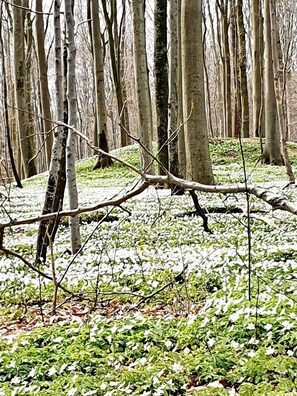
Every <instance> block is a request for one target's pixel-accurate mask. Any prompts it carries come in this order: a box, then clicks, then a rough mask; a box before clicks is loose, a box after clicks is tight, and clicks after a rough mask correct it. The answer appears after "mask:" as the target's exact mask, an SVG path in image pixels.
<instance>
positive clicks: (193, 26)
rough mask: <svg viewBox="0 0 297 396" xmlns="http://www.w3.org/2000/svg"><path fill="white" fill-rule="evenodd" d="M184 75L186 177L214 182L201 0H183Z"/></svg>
mask: <svg viewBox="0 0 297 396" xmlns="http://www.w3.org/2000/svg"><path fill="white" fill-rule="evenodd" d="M181 36H182V78H183V108H184V120H187V122H186V123H185V125H184V129H185V144H186V159H187V164H186V178H187V179H190V180H195V181H199V182H202V183H205V184H212V183H213V182H214V179H213V174H212V168H211V161H210V154H209V147H208V134H207V124H206V112H205V93H204V69H203V42H202V2H201V0H199V1H197V0H182V3H181Z"/></svg>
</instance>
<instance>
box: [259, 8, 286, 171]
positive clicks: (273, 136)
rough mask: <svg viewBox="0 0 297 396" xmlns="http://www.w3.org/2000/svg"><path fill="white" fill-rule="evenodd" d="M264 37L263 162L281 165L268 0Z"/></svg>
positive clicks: (265, 11) (265, 12) (265, 10)
mask: <svg viewBox="0 0 297 396" xmlns="http://www.w3.org/2000/svg"><path fill="white" fill-rule="evenodd" d="M264 36H265V64H264V66H265V68H264V73H265V74H264V84H265V96H264V100H265V136H266V139H265V146H264V153H263V161H264V163H266V164H273V165H282V164H283V161H282V156H281V151H280V133H279V128H278V123H277V107H276V99H275V90H274V75H273V58H272V38H271V11H270V0H264Z"/></svg>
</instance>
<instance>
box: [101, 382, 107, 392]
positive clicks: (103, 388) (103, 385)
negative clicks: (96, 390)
mask: <svg viewBox="0 0 297 396" xmlns="http://www.w3.org/2000/svg"><path fill="white" fill-rule="evenodd" d="M106 388H107V384H105V383H104V382H102V384H101V385H100V389H101V390H105V389H106Z"/></svg>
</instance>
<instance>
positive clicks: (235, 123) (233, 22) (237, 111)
mask: <svg viewBox="0 0 297 396" xmlns="http://www.w3.org/2000/svg"><path fill="white" fill-rule="evenodd" d="M229 2H230V9H231V12H230V36H231V51H230V52H231V55H232V66H233V92H234V95H233V108H232V110H233V111H232V136H233V137H238V136H240V129H241V96H240V80H239V73H238V71H239V68H238V61H239V59H238V29H237V16H236V4H235V0H229Z"/></svg>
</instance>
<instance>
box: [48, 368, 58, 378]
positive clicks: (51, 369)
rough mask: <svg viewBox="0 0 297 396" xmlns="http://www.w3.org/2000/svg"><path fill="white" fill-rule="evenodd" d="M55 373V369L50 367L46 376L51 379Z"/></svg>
mask: <svg viewBox="0 0 297 396" xmlns="http://www.w3.org/2000/svg"><path fill="white" fill-rule="evenodd" d="M56 373H57V370H56V369H55V367H54V366H53V367H51V368H50V369H49V370H48V373H47V374H48V375H49V376H50V377H51V376H52V375H54V374H56Z"/></svg>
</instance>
